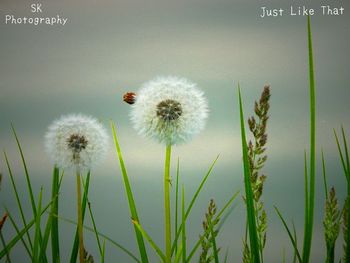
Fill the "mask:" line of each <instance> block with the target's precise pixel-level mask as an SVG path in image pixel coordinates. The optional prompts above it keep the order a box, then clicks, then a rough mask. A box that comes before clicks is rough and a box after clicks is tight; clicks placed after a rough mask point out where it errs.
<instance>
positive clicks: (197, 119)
mask: <svg viewBox="0 0 350 263" xmlns="http://www.w3.org/2000/svg"><path fill="white" fill-rule="evenodd" d="M207 117H208V103H207V100H206V99H205V97H204V94H203V92H202V91H201V90H199V89H198V88H197V85H196V84H195V83H192V82H190V81H188V80H187V79H184V78H178V77H158V78H156V79H154V80H151V81H149V82H147V83H145V84H144V85H143V86H142V87H141V89H140V90H139V92H138V93H137V95H136V96H135V103H134V104H133V105H132V111H131V120H132V122H133V125H134V128H135V129H136V130H137V131H138V133H139V134H141V135H143V136H145V137H150V138H154V139H156V140H158V141H159V142H161V143H165V144H168V145H173V144H181V143H184V142H187V141H188V140H189V139H191V138H192V137H193V136H194V135H196V134H198V133H199V132H200V131H202V130H203V129H204V127H205V122H206V119H207Z"/></svg>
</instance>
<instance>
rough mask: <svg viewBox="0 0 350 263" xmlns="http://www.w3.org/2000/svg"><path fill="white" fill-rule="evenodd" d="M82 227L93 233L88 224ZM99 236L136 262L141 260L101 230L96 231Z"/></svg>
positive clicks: (71, 222)
mask: <svg viewBox="0 0 350 263" xmlns="http://www.w3.org/2000/svg"><path fill="white" fill-rule="evenodd" d="M54 216H56V217H57V218H59V219H60V220H63V221H65V222H67V223H70V224H73V225H76V226H77V225H78V224H77V222H75V221H73V220H70V219H67V218H64V217H61V216H58V215H54ZM83 228H84V229H85V230H88V231H90V232H92V233H95V230H94V229H93V228H91V227H88V226H83ZM97 234H98V235H99V236H100V237H102V238H104V239H106V240H107V241H109V242H110V243H111V244H112V245H114V246H116V247H117V248H119V249H120V250H122V251H123V252H125V253H126V254H127V255H129V256H130V257H131V258H132V259H133V260H135V261H136V262H138V263H141V261H140V260H139V259H138V258H137V257H136V256H135V255H134V254H133V253H132V252H130V251H129V250H128V249H126V248H125V247H124V246H122V245H120V244H119V243H118V242H116V241H114V240H113V239H111V238H110V237H108V236H107V235H105V234H103V233H101V232H98V233H97Z"/></svg>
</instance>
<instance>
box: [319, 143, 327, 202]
mask: <svg viewBox="0 0 350 263" xmlns="http://www.w3.org/2000/svg"><path fill="white" fill-rule="evenodd" d="M321 157H322V174H323V184H324V192H325V195H326V200H328V185H327V177H326V163H325V160H324V154H323V150H321Z"/></svg>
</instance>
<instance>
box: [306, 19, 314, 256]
mask: <svg viewBox="0 0 350 263" xmlns="http://www.w3.org/2000/svg"><path fill="white" fill-rule="evenodd" d="M307 32H308V49H309V79H310V89H309V92H310V170H309V171H310V195H309V209H308V212H309V215H308V226H307V228H308V231H307V236H306V238H305V242H304V246H303V262H304V263H307V262H309V259H310V253H311V243H312V233H313V224H314V204H315V176H316V95H315V76H314V62H313V51H312V33H311V25H310V17H309V16H308V18H307Z"/></svg>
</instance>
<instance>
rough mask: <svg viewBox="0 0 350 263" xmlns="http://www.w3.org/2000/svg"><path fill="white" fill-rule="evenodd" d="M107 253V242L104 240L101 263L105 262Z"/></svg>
mask: <svg viewBox="0 0 350 263" xmlns="http://www.w3.org/2000/svg"><path fill="white" fill-rule="evenodd" d="M105 253H106V240H103V245H102V253H101V263H104V262H105Z"/></svg>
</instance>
